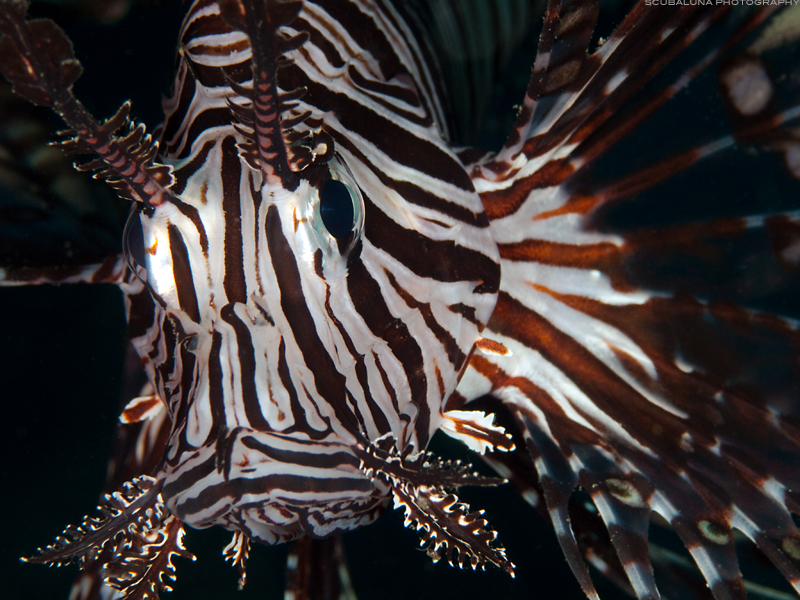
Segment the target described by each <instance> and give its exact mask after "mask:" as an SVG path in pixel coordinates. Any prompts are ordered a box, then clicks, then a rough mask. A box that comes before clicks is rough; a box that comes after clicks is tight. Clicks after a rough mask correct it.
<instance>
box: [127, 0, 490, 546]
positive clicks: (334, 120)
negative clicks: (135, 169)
mask: <svg viewBox="0 0 800 600" xmlns="http://www.w3.org/2000/svg"><path fill="white" fill-rule="evenodd" d="M268 6H270V5H268ZM272 7H273V8H275V6H274V5H273V6H272ZM278 8H280V5H278ZM387 8H388V7H387ZM389 10H391V9H389ZM353 21H357V22H358V23H359V26H358V27H355V28H353V27H351V28H349V29H348V30H345V28H344V26H343V23H348V22H353ZM300 32H309V34H310V35H309V39H308V41H306V42H305V43H303V44H302V46H300V47H299V48H297V49H294V50H290V51H288V52H285V53H284V54H283V55H282V56H283V58H284V59H285V60H286V62H287V64H286V66H284V67H282V68H280V69H279V71H278V77H277V86H278V87H277V95H278V96H277V97H278V98H280V99H281V102H282V105H281V106H280V109H279V111H280V113H281V119H282V121H283V124H284V126H283V130H282V131H281V134H282V136H283V139H284V140H295V141H294V142H293V144H294V145H287V150H288V152H289V154H290V156H289V164H290V166H291V169H292V171H291V173H290V176H291V177H290V179H291V180H292V182H293V183H292V185H293V186H294V187H293V188H291V189H287V188H288V187H289V186H287V184H286V183H285V180H286V178H284V179H281V177H278V176H276V175H274V174H273V175H268V174H265V172H264V170H262V169H260V168H259V164H258V163H257V160H255V159H253V158H251V156H252V153H251V152H250V150H251V149H250V148H248V147H247V146H246V144H247V142H248V137H247V135H243V134H242V131H245V130H246V129H247V127H248V125H251V124H252V122H250V123H248V121H247V117H246V116H245V117H244V118H242V119H239V120H237V119H235V118H233V116H234V114H236V113H237V112H240V113H241V112H245V110H246V109H247V108H249V107H250V106H252V102H253V98H252V97H250V98H247V97H243V96H242V95H241V93H246V92H245V90H243V89H242V88H243V87H248V86H250V87H252V86H253V84H252V83H251V81H252V79H253V76H252V69H251V61H252V53H251V51H250V43H249V39H248V36H247V35H246V33H245V32H243V31H240V30H236V29H235V28H233V27H232V26H231V24H230V23H229V22H228V20H226V19H225V17H224V16H223V15H222V14H221V11H220V7H219V5H218V4H217V3H214V2H204V1H198V2H196V3H194V4H193V5H192V7H191V8H190V10H189V12H188V16H187V17H186V20H185V22H184V24H183V28H182V32H181V39H180V47H181V49H182V52H181V57H180V61H179V67H178V74H177V78H176V83H175V87H174V90H173V93H172V96H171V98H170V99H168V100H167V101H166V107H167V119H166V123H165V126H164V133H163V136H162V144H161V151H162V153H163V154H162V160H163V162H164V163H166V164H168V165H170V166H171V167H172V168H173V172H174V175H175V178H176V183H175V186H174V187H173V188H172V190H173V191H174V193H175V194H176V198H175V199H174V200H172V201H170V202H164V203H162V204H160V205H158V206H154V207H145V208H143V209H142V210H140V211H137V212H136V213H135V214H133V215H132V217H131V222H130V223H129V227H128V232H127V237H128V247H129V249H132V250H130V254H131V256H132V263H133V264H134V267H135V268H138V269H139V272H140V273H142V279H143V280H144V281H145V282H146V285H144V286H143V285H141V283H140V282H139V281H138V280H134V281H133V282H132V283H131V289H130V291H129V294H130V313H131V314H130V319H129V320H130V321H131V322H132V323H142V327H141V328H136V327H135V326H133V327H132V329H131V336H132V341H133V344H134V346H135V348H136V349H137V351H138V353H139V354H140V356H141V357H142V359H143V361H144V363H145V365H146V368H147V369H148V372H149V373H150V377H151V379H152V381H153V382H154V384H155V387H156V390H157V392H158V395H159V397H161V398H162V399H164V401H165V402H166V404H167V406H168V409H169V412H170V414H171V415H172V416H173V419H174V423H175V425H174V428H173V432H172V435H171V438H170V442H169V447H168V450H167V453H166V461H165V465H164V467H163V469H162V473H161V475H159V477H160V478H161V477H163V479H164V489H163V493H164V496H165V498H166V503H167V506H168V508H169V509H170V510H171V511H172V512H173V513H174V514H176V515H177V516H178V517H179V518H180V519H181V520H183V521H185V522H187V523H189V524H191V525H194V526H198V527H204V526H209V525H212V524H216V523H220V524H224V525H225V526H227V527H229V528H232V529H239V530H243V531H244V532H245V533H247V534H248V535H249V536H252V537H255V538H257V539H259V540H261V541H264V542H266V543H275V542H278V541H284V540H287V539H292V538H294V537H296V536H297V535H300V534H301V533H306V534H310V535H313V536H315V537H321V536H323V535H326V534H328V533H330V532H332V531H336V530H339V529H348V528H352V527H355V526H358V525H361V524H363V523H366V522H369V521H371V520H372V519H373V518H374V517H375V515H376V512H377V510H378V509H379V508H380V507H381V506H383V505H384V504H385V500H386V498H387V493H388V492H387V488H386V486H385V484H382V483H381V482H380V481H379V480H376V479H370V478H368V477H366V476H365V475H364V474H363V473H362V472H361V471H360V470H359V468H358V467H359V462H358V459H357V457H356V456H355V454H354V453H353V452H352V450H351V448H353V447H359V446H364V445H368V444H370V443H371V442H374V441H375V440H377V439H379V438H381V437H382V436H385V435H387V434H390V435H391V437H392V438H393V439H394V440H396V441H395V444H396V450H397V451H398V452H401V453H405V452H419V451H420V450H423V449H424V448H425V447H426V445H427V443H428V441H429V439H430V437H431V435H432V434H433V433H434V432H435V431H437V430H438V429H439V427H440V425H441V422H442V416H441V415H442V412H443V410H444V406H443V404H444V401H445V400H446V399H447V398H448V397H449V395H450V394H451V393H452V392H453V390H454V389H455V386H456V383H457V381H458V379H459V376H460V374H461V373H462V371H463V370H464V368H465V367H466V362H467V356H468V354H469V353H470V351H471V349H472V347H473V346H474V344H475V343H476V341H477V340H478V338H479V337H480V330H481V329H482V328H483V326H484V324H485V322H486V321H487V319H488V318H489V315H490V314H491V311H492V309H493V306H494V303H495V300H496V292H497V285H498V282H499V266H498V264H497V252H496V249H495V244H494V241H493V239H492V237H491V234H490V233H489V229H488V219H487V218H486V216H485V214H484V213H483V207H482V204H481V201H480V198H479V196H478V194H477V193H476V192H475V190H474V188H473V185H472V182H471V180H470V178H469V176H468V175H467V173H466V171H465V170H464V168H463V167H462V165H461V163H460V162H459V160H458V158H457V157H456V156H455V154H454V152H453V150H452V149H450V147H449V146H448V144H447V143H446V142H445V140H444V139H443V137H442V131H441V130H440V129H438V128H437V125H436V120H435V117H436V116H437V114H436V113H437V112H439V111H440V110H441V109H440V107H439V105H438V98H437V95H436V93H435V90H434V88H433V81H434V75H433V74H432V73H431V72H430V71H429V70H428V68H427V67H426V66H425V63H424V62H423V50H424V48H422V47H420V46H419V45H417V44H416V43H415V42H414V38H413V37H411V36H409V35H408V32H406V31H403V30H402V21H401V20H400V19H399V17H398V15H396V14H394V13H392V12H389V11H384V10H378V8H377V7H371V8H370V7H369V5H365V6H362V7H357V6H356V5H349V4H347V3H342V2H327V3H326V2H321V3H312V2H305V3H304V4H303V7H302V10H301V11H300V12H299V14H298V16H296V17H294V19H293V20H291V22H289V23H287V24H286V25H285V26H282V27H281V29H280V30H279V31H278V32H276V35H277V36H280V37H281V38H282V39H286V37H288V36H295V35H297V34H298V33H300ZM350 32H355V33H350ZM276 45H277V42H276ZM297 89H303V90H305V93H304V94H303V95H302V96H301V97H300V98H299V99H294V100H291V101H289V100H285V98H286V97H288V96H290V95H292V90H297ZM294 95H295V96H297V95H299V94H298V93H296V92H295V93H294ZM256 102H258V99H256ZM250 110H252V109H250ZM290 122H294V123H295V124H294V125H293V126H292V127H291V128H290V127H287V126H286V124H287V123H290ZM250 131H252V128H251V129H250ZM331 181H334V182H341V183H342V184H344V186H346V188H347V197H346V201H347V202H348V203H351V204H352V213H353V218H352V225H348V227H347V230H346V231H345V232H344V233H339V234H338V237H334V235H332V234H331V232H329V231H328V230H327V228H326V225H325V222H324V220H323V217H322V215H321V210H324V208H325V207H324V203H325V202H326V199H325V193H326V192H329V189H327V188H326V186H331V183H330V182H331ZM334 185H336V183H334ZM321 207H322V208H321ZM398 248H415V249H416V250H415V251H414V252H397V249H398ZM134 255H135V257H134ZM151 296H152V299H151ZM145 314H146V315H147V316H146V317H143V318H140V316H139V315H145Z"/></svg>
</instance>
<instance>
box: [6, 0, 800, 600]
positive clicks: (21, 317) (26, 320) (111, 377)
mask: <svg viewBox="0 0 800 600" xmlns="http://www.w3.org/2000/svg"><path fill="white" fill-rule="evenodd" d="M37 10H42V11H45V12H46V11H47V10H52V9H40V8H37ZM180 18H181V7H180V4H179V3H177V2H172V3H163V4H162V5H156V6H139V7H137V8H136V9H135V10H134V11H133V12H132V13H131V15H130V16H129V17H127V18H126V19H125V20H124V21H122V22H121V23H119V24H117V25H114V26H112V27H107V26H100V25H98V24H96V23H93V22H91V21H84V20H66V21H65V22H62V25H64V26H65V27H66V28H67V30H68V32H69V34H70V37H71V38H72V39H73V40H74V42H75V46H76V52H77V55H78V58H79V59H80V60H81V61H82V63H83V64H84V68H85V75H84V77H83V78H82V79H81V80H80V82H79V83H78V84H77V85H76V93H77V94H78V95H79V96H80V97H81V99H83V100H84V101H85V102H86V105H87V107H88V108H89V109H90V110H91V111H92V112H93V113H94V114H96V115H97V116H107V115H110V114H112V113H113V111H114V110H115V109H116V108H117V107H118V106H119V105H120V104H121V103H122V102H123V101H124V100H126V99H128V98H130V99H132V101H133V105H134V107H135V108H134V111H135V115H136V116H137V118H140V119H142V120H143V121H145V122H146V123H148V124H149V125H150V126H151V127H152V125H153V124H155V123H157V122H158V120H159V118H160V105H159V100H160V96H159V94H160V93H164V92H166V91H167V89H168V86H169V78H170V72H171V64H172V56H173V53H174V38H175V32H176V31H177V28H178V26H179V23H180ZM604 18H605V17H604ZM609 19H611V17H609ZM535 36H536V34H535V33H532V34H531V40H530V41H529V44H528V47H527V48H526V49H524V50H523V51H522V52H521V54H520V56H521V57H523V58H518V59H517V62H519V63H520V64H521V65H523V66H522V67H520V68H521V69H522V73H523V75H522V76H520V75H519V73H520V71H519V70H518V71H517V72H516V75H513V76H512V75H509V76H508V80H507V81H506V83H504V84H503V85H500V86H498V88H499V91H498V93H497V95H498V96H504V95H506V94H508V93H509V91H508V89H509V88H510V89H513V88H514V84H511V83H508V81H511V80H512V79H515V80H518V81H519V80H522V81H523V84H524V79H525V76H524V73H525V68H526V67H525V66H524V65H525V64H527V65H530V62H531V61H532V54H531V52H532V50H531V48H532V47H533V46H535V44H534V43H533V41H532V40H535ZM525 53H527V56H528V58H524V56H526V54H525ZM701 84H702V85H705V88H704V89H705V91H703V90H701V91H700V92H697V94H698V95H697V96H696V97H695V96H691V97H690V96H688V95H687V96H685V97H682V98H679V99H677V103H678V108H676V109H675V112H673V113H672V115H673V116H671V117H664V118H663V119H662V121H658V120H656V121H654V123H653V124H651V125H648V127H650V129H647V130H646V131H645V132H644V133H642V134H641V135H643V136H645V138H646V139H649V140H650V141H651V142H652V144H651V145H652V146H654V147H662V150H663V149H664V147H668V146H669V145H670V144H672V143H675V144H678V147H680V144H684V146H683V147H686V146H685V144H686V143H691V140H689V141H688V142H687V141H686V139H679V140H678V141H674V136H673V133H674V131H673V130H674V129H681V130H686V131H690V132H694V131H696V130H697V129H698V128H703V127H705V128H706V130H707V131H708V132H709V133H707V134H706V138H707V137H708V136H711V137H712V139H713V136H714V135H716V133H715V132H716V131H718V130H720V131H721V130H722V128H724V117H723V116H720V115H718V114H715V116H713V117H710V116H709V115H710V113H709V112H708V111H702V110H692V107H697V106H698V103H702V102H705V103H710V104H713V103H714V102H717V101H718V99H715V98H714V97H713V92H709V91H708V90H710V89H711V88H712V87H713V82H711V81H710V80H709V81H706V82H705V84H703V83H702V82H701ZM520 99H521V97H517V98H515V99H513V100H512V101H511V102H512V103H513V102H519V101H520ZM496 102H500V103H502V100H496ZM681 102H682V103H683V104H682V105H681V104H680V103H681ZM681 106H682V107H683V108H681ZM687 107H688V108H687ZM497 110H501V109H497ZM505 110H506V111H507V113H508V117H507V119H506V121H507V120H508V118H510V117H511V116H512V109H511V108H510V107H509V108H507V109H505ZM709 121H713V122H711V123H709ZM496 127H497V128H498V129H500V130H504V127H505V126H503V125H499V126H496ZM486 135H487V136H488V137H489V138H491V137H492V136H495V139H496V135H497V133H496V131H494V132H488V133H487V134H486ZM688 137H689V138H691V135H690V136H688ZM701 137H702V136H701ZM645 145H648V144H645ZM641 147H642V143H641V142H639V145H638V146H637V147H636V148H634V149H630V148H629V149H624V148H623V150H622V152H623V153H624V152H627V154H619V155H618V156H617V158H616V160H620V159H619V157H620V156H623V157H625V158H623V160H633V159H634V158H635V157H636V156H638V155H639V154H641V152H640V149H641ZM667 151H668V148H667ZM744 154H747V153H744ZM750 154H752V153H750ZM632 157H633V158H632ZM604 168H605V169H607V171H608V172H609V173H612V172H613V165H608V166H606V167H604ZM704 169H705V171H703V173H704V174H703V175H702V176H695V177H694V179H692V178H691V177H689V178H687V177H681V178H679V179H678V181H677V182H676V183H675V184H670V185H674V186H676V187H667V188H666V189H662V190H661V191H660V192H658V194H661V195H662V199H661V200H660V201H657V202H658V203H657V206H660V207H662V208H661V209H659V210H660V211H661V212H660V213H659V210H656V211H655V213H657V214H655V216H654V210H653V208H652V206H653V201H651V203H650V204H649V205H647V208H642V205H641V204H640V205H637V206H634V208H633V209H631V212H630V213H628V215H627V216H626V215H622V216H621V217H614V218H619V219H621V221H625V220H626V219H628V220H631V221H636V220H639V221H641V220H646V219H650V218H655V219H661V220H664V221H669V220H670V219H674V215H675V214H686V212H687V211H688V210H690V209H691V208H692V207H695V208H696V207H697V206H702V207H707V208H709V210H711V211H712V212H714V211H716V212H725V211H727V210H729V209H730V202H731V198H734V197H735V198H745V200H744V201H743V202H745V204H748V205H751V206H752V205H753V203H758V205H759V206H762V205H763V203H764V202H766V203H777V204H780V203H781V202H786V200H785V199H786V198H787V197H788V194H795V195H796V194H797V189H796V188H791V187H790V186H791V182H790V181H788V180H786V179H785V177H784V175H783V174H782V171H781V167H780V164H779V163H778V161H776V159H775V156H774V155H767V154H759V155H758V156H751V155H742V153H740V154H734V155H732V156H730V155H729V156H726V157H723V158H720V159H719V160H716V159H715V160H714V161H711V162H710V163H709V164H708V165H706V166H705V167H704ZM731 170H737V171H741V170H745V172H746V173H748V174H749V175H748V176H746V177H744V178H743V179H741V178H740V179H739V180H737V181H736V182H731V181H730V180H729V179H730V178H729V174H730V172H731ZM701 180H702V181H703V182H704V184H703V185H705V186H706V187H703V185H700V183H699V182H700V181H701ZM709 182H710V183H709ZM708 185H711V188H710V189H712V190H714V193H710V192H709V187H707V186H708ZM792 189H793V190H794V191H792ZM787 190H788V191H787ZM664 198H665V199H664ZM748 198H749V200H748ZM784 208H785V207H784ZM704 210H705V208H704ZM637 211H638V212H637ZM612 217H613V215H612ZM742 294H744V295H746V296H747V297H746V298H744V300H745V301H747V302H748V303H750V304H752V305H754V306H757V307H761V308H766V309H771V310H776V311H778V312H781V313H783V314H795V315H796V314H797V308H798V304H797V299H798V293H797V288H796V286H795V287H791V286H790V287H788V288H787V287H785V286H784V287H781V288H779V289H776V290H769V291H768V292H767V293H764V292H747V293H746V292H743V291H742V292H741V293H740V295H742ZM0 316H2V325H0V398H2V400H0V406H2V409H3V412H2V413H0V414H2V417H3V420H2V423H3V425H4V431H3V434H2V435H1V436H0V440H2V442H0V443H2V454H0V456H2V463H1V464H2V466H0V490H2V492H0V514H2V519H0V539H2V544H1V545H0V580H1V581H2V587H0V590H2V592H0V596H1V597H3V598H15V599H16V598H20V599H22V598H26V599H28V598H30V599H37V600H38V599H50V598H66V597H67V593H68V589H69V586H70V584H71V582H72V580H73V578H74V576H75V573H76V569H75V568H74V567H66V568H62V569H57V570H56V569H49V570H48V569H45V568H44V567H41V566H34V565H26V564H23V563H21V562H19V557H20V556H21V555H28V554H31V553H33V552H34V551H35V549H36V547H37V546H40V545H42V546H43V545H45V544H49V543H51V541H52V540H53V539H54V536H55V535H56V534H58V533H60V532H61V531H62V530H63V528H64V527H65V526H66V525H67V524H68V523H75V522H77V521H79V520H80V519H81V518H82V517H83V515H85V514H87V513H88V512H90V509H92V507H94V506H95V505H96V503H97V500H98V490H99V489H100V488H101V487H102V485H103V481H104V478H105V468H106V463H107V459H108V455H109V452H110V449H111V446H112V440H113V434H114V427H115V424H116V419H117V415H118V412H119V405H120V402H121V395H122V387H123V381H122V374H123V359H124V347H125V323H124V315H123V310H122V301H121V296H120V294H119V292H118V290H116V289H113V288H110V287H103V286H97V287H89V286H62V287H59V288H53V287H42V288H18V289H3V290H2V291H0ZM436 443H437V444H439V446H438V447H439V448H441V450H442V451H443V452H447V453H450V452H457V450H456V449H455V448H454V446H453V445H452V444H447V443H445V442H441V443H439V442H438V441H437V442H436ZM463 498H464V499H466V500H468V501H469V502H470V503H471V504H472V506H473V507H474V508H478V507H482V508H486V510H487V518H488V519H489V521H490V522H491V524H492V525H493V527H494V528H495V529H496V530H497V531H498V532H499V533H500V540H501V541H502V542H503V544H504V545H505V546H506V548H507V549H508V554H509V557H510V558H511V560H513V561H514V562H515V563H516V564H517V567H518V571H517V578H516V579H515V580H511V579H510V578H509V577H508V576H506V575H504V574H502V573H499V572H497V571H496V570H493V569H491V568H490V569H489V570H488V571H487V572H485V573H483V572H478V573H472V572H460V571H458V570H456V569H452V568H449V567H448V566H447V565H446V564H443V563H439V564H437V565H433V564H432V563H431V562H430V560H429V559H428V558H427V556H426V555H425V554H424V553H423V552H420V551H419V550H418V549H417V545H418V538H417V536H416V534H415V533H413V532H410V531H407V530H406V529H405V528H404V527H403V525H402V516H401V514H400V513H399V512H397V511H392V510H388V511H387V513H386V514H385V515H384V516H382V517H381V518H380V519H379V521H378V522H377V523H375V524H373V525H371V526H369V527H366V528H364V529H362V530H359V531H356V532H352V533H350V534H347V535H346V536H345V546H346V551H347V556H348V562H349V565H350V571H351V576H352V580H353V584H354V587H355V589H356V592H357V593H358V597H359V598H360V599H361V600H368V599H371V598H381V599H392V598H397V599H405V598H420V599H429V598H430V599H436V600H448V599H456V598H458V599H464V598H509V599H511V598H520V599H521V598H540V599H543V600H545V599H551V598H557V599H565V600H566V599H572V598H574V599H578V598H583V597H584V596H583V594H582V592H581V591H580V589H579V587H578V585H577V583H576V582H575V580H574V578H573V577H572V575H571V572H570V570H569V568H568V566H567V564H566V562H565V560H564V558H563V555H562V553H561V551H560V549H559V547H558V545H557V543H556V541H555V536H554V534H553V532H552V529H551V528H550V527H549V526H548V525H547V524H546V523H544V522H543V521H542V520H541V519H540V518H539V517H538V515H537V514H536V512H535V511H534V510H532V509H531V508H530V507H529V506H527V505H526V504H525V503H524V502H523V500H522V499H521V498H520V497H519V496H518V495H517V494H516V493H515V492H514V491H513V490H512V489H511V488H510V487H509V486H504V487H500V488H495V489H485V490H466V491H464V493H463ZM228 539H229V536H228V534H227V533H226V532H223V531H220V530H218V529H212V530H206V531H194V530H190V531H189V532H188V535H187V540H186V543H187V546H188V548H189V549H190V550H191V551H192V552H193V553H195V554H196V555H197V556H198V560H197V562H196V563H190V562H188V561H185V560H181V559H176V564H177V574H178V581H177V584H176V586H175V587H176V591H175V592H174V593H173V594H171V595H169V596H166V597H168V598H172V599H174V600H181V599H190V598H192V599H195V600H200V599H202V600H207V599H217V598H229V597H230V598H237V599H240V600H247V599H249V598H260V599H269V598H276V599H277V598H282V597H283V563H284V561H285V554H286V551H285V548H282V547H274V548H268V547H260V546H259V547H254V548H253V550H252V553H251V558H250V561H249V568H248V584H247V586H246V588H245V590H244V591H242V592H237V591H236V580H237V574H236V572H235V570H234V569H232V568H230V567H229V566H228V565H227V564H226V563H224V562H223V560H222V558H221V556H220V553H221V550H222V548H223V547H224V546H225V545H226V544H227V542H228ZM595 580H596V583H597V585H598V588H599V590H600V592H601V596H602V597H603V598H608V599H611V598H617V597H623V595H622V594H621V593H620V592H618V591H617V590H616V589H615V588H613V587H612V586H611V585H610V584H608V583H606V582H604V581H603V580H602V578H601V577H599V576H598V577H595Z"/></svg>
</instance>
